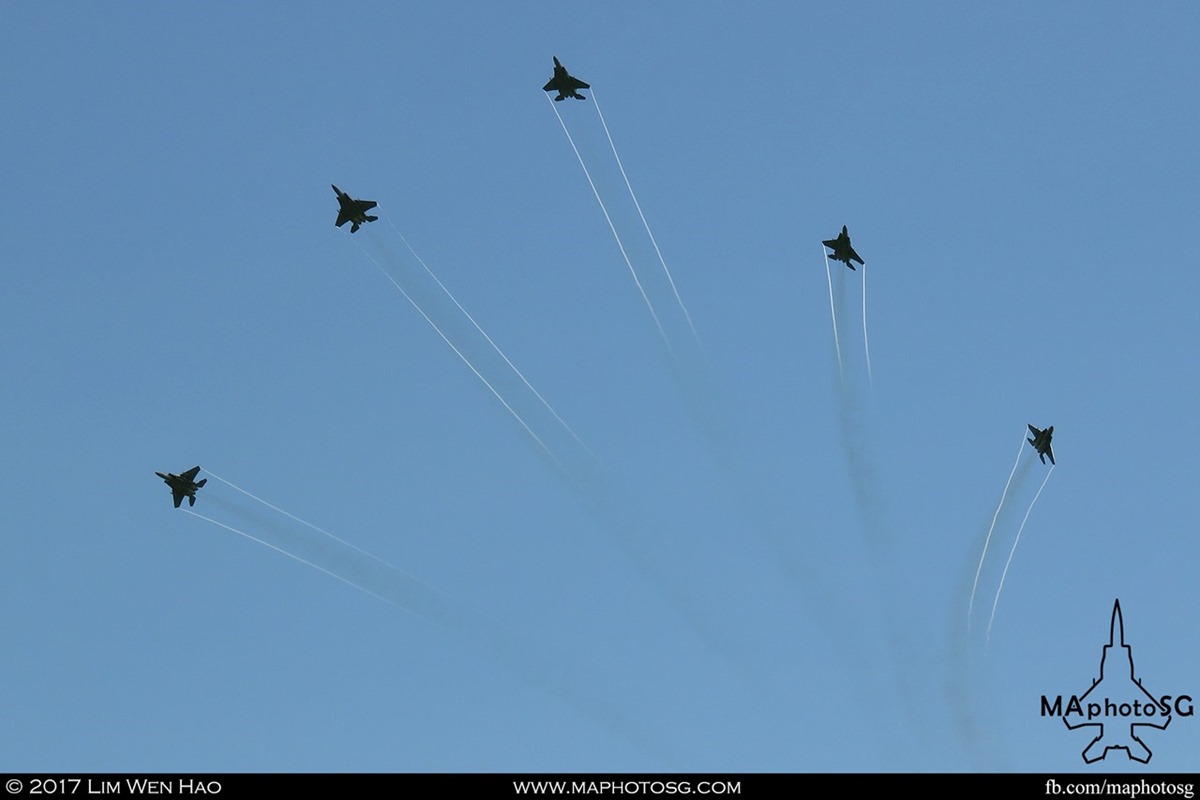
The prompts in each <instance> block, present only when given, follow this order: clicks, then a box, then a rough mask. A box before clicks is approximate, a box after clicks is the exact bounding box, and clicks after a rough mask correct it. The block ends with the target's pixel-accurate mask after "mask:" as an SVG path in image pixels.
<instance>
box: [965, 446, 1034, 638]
mask: <svg viewBox="0 0 1200 800" xmlns="http://www.w3.org/2000/svg"><path fill="white" fill-rule="evenodd" d="M1020 448H1021V449H1020V450H1017V459H1016V461H1014V462H1013V465H1012V471H1011V472H1009V473H1008V482H1007V483H1005V484H1004V491H1003V492H1001V493H1000V502H999V503H998V504H997V505H996V513H994V514H992V524H991V525H990V526H988V532H987V537H986V538H985V539H984V540H983V552H982V553H980V554H979V566H977V567H976V568H975V582H974V583H972V584H971V601H970V602H969V603H967V629H968V630H970V628H971V611H972V610H973V609H974V608H975V590H976V589H977V588H978V587H979V573H980V572H981V571H982V570H983V559H984V558H985V557H986V556H987V551H988V543H989V542H991V541H992V531H993V530H995V528H996V519H997V518H998V517H999V516H1000V509H1001V508H1003V507H1004V498H1005V497H1007V496H1008V487H1009V486H1011V485H1012V479H1013V475H1016V474H1017V464H1019V463H1021V451H1022V450H1024V449H1025V434H1024V433H1022V434H1021V444H1020Z"/></svg>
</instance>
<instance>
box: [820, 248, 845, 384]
mask: <svg viewBox="0 0 1200 800" xmlns="http://www.w3.org/2000/svg"><path fill="white" fill-rule="evenodd" d="M821 256H822V257H823V258H824V259H825V280H826V281H828V282H829V314H830V315H831V316H832V317H833V346H834V347H835V348H837V360H838V374H839V375H842V374H843V371H842V345H841V342H840V341H839V340H838V329H837V311H836V310H835V309H834V306H833V276H831V275H830V274H829V256H828V255H827V254H826V253H825V248H824V247H822V248H821Z"/></svg>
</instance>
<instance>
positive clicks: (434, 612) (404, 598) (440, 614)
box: [183, 472, 461, 626]
mask: <svg viewBox="0 0 1200 800" xmlns="http://www.w3.org/2000/svg"><path fill="white" fill-rule="evenodd" d="M209 474H210V475H211V474H212V473H211V472H210V473H209ZM213 477H216V476H215V475H214V476H213ZM218 480H221V479H220V478H218ZM222 483H228V481H224V480H222ZM229 485H230V486H233V484H229ZM233 488H235V489H237V488H238V487H236V486H234V487H233ZM239 491H241V490H239ZM244 493H245V494H247V495H249V496H251V497H253V495H250V493H249V492H244ZM254 499H256V500H259V502H264V503H265V501H262V500H261V499H259V498H257V497H256V498H254ZM265 505H268V506H270V505H271V504H270V503H265ZM271 507H272V508H275V507H274V506H271ZM183 510H184V511H186V512H187V513H189V514H191V515H192V516H193V517H198V518H200V519H202V520H204V521H205V522H210V523H212V524H213V525H216V526H217V527H220V528H224V529H225V530H227V531H231V532H233V533H236V534H238V535H239V536H244V537H245V538H247V539H249V540H250V541H252V542H257V543H259V544H261V545H263V546H264V547H269V548H270V549H272V550H274V551H275V552H277V553H282V554H283V555H285V556H287V557H288V558H291V559H293V560H295V561H299V562H300V563H301V564H304V565H306V566H309V567H312V568H313V569H315V570H318V571H320V572H324V573H325V574H326V575H328V576H330V577H331V578H337V579H338V580H339V581H341V582H342V583H345V584H347V585H348V586H353V587H354V588H355V589H358V590H359V591H361V592H364V593H366V594H369V595H371V596H372V597H375V598H378V599H379V600H383V601H384V602H386V603H390V604H392V605H394V606H396V607H397V608H402V609H404V610H406V611H410V612H412V613H414V614H420V615H421V616H424V617H426V618H428V619H431V620H433V621H434V622H438V623H441V624H443V625H447V626H457V625H459V624H460V623H461V620H460V619H459V618H458V615H457V614H455V613H454V612H453V611H452V610H451V609H450V608H448V607H447V605H446V604H445V603H444V601H441V600H440V599H439V598H438V597H437V593H436V592H434V591H433V590H432V589H430V588H429V587H427V586H424V585H423V584H421V583H420V582H419V581H417V580H416V579H415V578H412V577H410V576H407V575H405V574H403V573H402V572H400V571H399V570H397V569H396V568H395V567H393V566H392V565H391V564H388V563H387V562H386V561H384V560H382V559H381V558H378V557H377V556H374V555H371V554H370V553H368V552H366V551H365V550H362V549H361V548H358V547H355V546H354V545H351V544H349V543H347V542H344V541H343V540H341V539H338V537H336V536H333V535H332V534H329V533H326V532H324V531H322V533H326V535H327V536H330V538H332V539H334V540H336V541H338V542H341V543H342V544H344V545H347V546H348V547H350V548H352V549H354V550H355V551H357V552H359V553H361V554H362V555H365V556H367V557H368V558H370V559H372V560H373V561H375V562H376V563H377V564H379V565H382V566H383V567H385V568H386V572H382V573H380V571H379V569H378V567H372V569H373V570H374V571H375V572H376V573H377V574H376V575H375V576H374V577H375V583H378V584H380V585H379V587H377V588H378V590H376V589H372V588H369V587H368V586H366V585H364V582H363V581H361V580H354V579H353V578H351V577H349V576H348V575H346V574H343V573H344V572H345V571H347V569H346V567H354V566H358V567H360V568H361V566H362V564H361V563H359V564H355V562H353V561H351V562H348V564H347V565H346V567H343V569H341V570H338V569H336V568H334V567H332V566H328V565H322V564H320V563H317V561H316V560H310V559H309V558H304V557H302V556H299V555H297V554H296V553H293V552H291V551H290V550H287V549H285V548H283V547H280V546H279V545H275V544H271V543H270V542H268V541H265V540H263V539H260V538H258V537H257V536H253V535H251V534H249V533H246V532H245V531H243V530H239V529H237V528H235V527H233V526H232V525H226V524H225V523H224V522H219V521H217V520H215V519H213V518H212V517H207V516H205V515H204V514H199V513H197V512H195V511H192V510H191V509H187V508H185V509H183ZM275 510H276V511H280V513H282V514H286V515H287V516H289V517H292V518H293V519H296V520H297V521H300V522H303V520H299V518H297V517H294V516H292V515H291V514H288V513H287V512H286V511H282V510H281V509H278V508H276V509H275ZM305 524H308V523H305ZM310 527H313V528H314V529H316V530H320V529H319V528H316V526H310ZM322 560H324V559H322ZM393 595H394V596H393Z"/></svg>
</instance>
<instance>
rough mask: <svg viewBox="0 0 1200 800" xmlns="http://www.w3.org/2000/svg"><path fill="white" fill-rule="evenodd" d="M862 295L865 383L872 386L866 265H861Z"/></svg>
mask: <svg viewBox="0 0 1200 800" xmlns="http://www.w3.org/2000/svg"><path fill="white" fill-rule="evenodd" d="M862 274H863V277H862V293H863V347H865V348H866V351H867V381H869V382H870V384H871V385H872V386H874V385H875V378H874V377H873V376H872V375H871V343H870V341H869V340H868V339H867V265H866V264H863V265H862Z"/></svg>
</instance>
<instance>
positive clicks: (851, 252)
mask: <svg viewBox="0 0 1200 800" xmlns="http://www.w3.org/2000/svg"><path fill="white" fill-rule="evenodd" d="M850 258H851V259H853V260H854V261H857V262H858V263H860V264H862V265H863V266H864V267H865V266H866V265H867V262H865V261H863V260H862V259H861V258H859V255H858V253H856V252H854V248H853V247H851V248H850Z"/></svg>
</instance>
